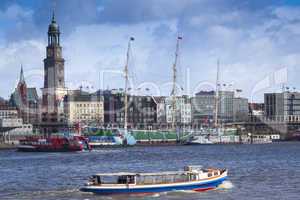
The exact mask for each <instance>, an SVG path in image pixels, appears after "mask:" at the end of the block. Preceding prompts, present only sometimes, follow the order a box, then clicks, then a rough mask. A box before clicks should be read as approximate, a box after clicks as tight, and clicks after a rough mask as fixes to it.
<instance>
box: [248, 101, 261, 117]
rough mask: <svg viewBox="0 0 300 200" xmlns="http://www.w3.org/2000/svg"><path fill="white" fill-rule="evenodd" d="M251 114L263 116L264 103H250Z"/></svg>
mask: <svg viewBox="0 0 300 200" xmlns="http://www.w3.org/2000/svg"><path fill="white" fill-rule="evenodd" d="M248 105H249V115H250V116H263V115H264V110H265V104H264V103H249V104H248Z"/></svg>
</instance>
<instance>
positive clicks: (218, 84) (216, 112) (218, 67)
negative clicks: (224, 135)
mask: <svg viewBox="0 0 300 200" xmlns="http://www.w3.org/2000/svg"><path fill="white" fill-rule="evenodd" d="M219 73H220V59H218V61H217V79H216V95H215V127H216V128H217V127H218V109H219V108H218V107H219V86H220V83H219Z"/></svg>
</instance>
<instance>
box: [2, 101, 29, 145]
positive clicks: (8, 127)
mask: <svg viewBox="0 0 300 200" xmlns="http://www.w3.org/2000/svg"><path fill="white" fill-rule="evenodd" d="M0 133H1V135H0V142H4V143H5V142H12V141H14V142H15V141H16V140H18V139H19V138H20V137H23V136H25V135H29V134H32V133H33V128H32V125H31V124H28V123H23V120H22V118H20V117H18V110H17V108H16V107H11V106H10V105H9V104H8V103H7V104H4V105H3V104H2V105H0Z"/></svg>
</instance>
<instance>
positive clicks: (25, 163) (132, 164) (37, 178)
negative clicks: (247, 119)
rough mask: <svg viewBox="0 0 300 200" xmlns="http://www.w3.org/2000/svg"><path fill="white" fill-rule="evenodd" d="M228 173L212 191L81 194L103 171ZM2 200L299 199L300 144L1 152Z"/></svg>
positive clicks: (0, 190) (0, 178)
mask: <svg viewBox="0 0 300 200" xmlns="http://www.w3.org/2000/svg"><path fill="white" fill-rule="evenodd" d="M185 165H203V166H212V167H218V168H228V170H229V179H228V181H226V182H225V183H224V184H223V185H222V186H221V187H220V188H218V189H217V190H213V191H208V192H202V193H198V192H170V193H162V194H154V195H150V196H142V197H141V196H104V197H103V196H97V195H93V194H89V193H82V192H80V191H79V188H80V186H82V185H83V184H84V183H85V182H86V180H87V178H88V176H90V175H92V174H94V173H99V172H119V171H131V172H153V171H169V170H181V169H182V168H183V167H184V166H185ZM0 199H1V200H2V199H3V200H4V199H5V200H6V199H13V200H23V199H28V200H29V199H30V200H35V199H43V200H56V199H62V200H64V199H66V200H67V199H68V200H70V199H72V200H77V199H80V200H100V199H107V200H114V199H116V200H117V199H154V200H155V199H174V200H175V199H180V200H182V199H183V200H184V199H187V200H190V199H243V200H244V199H259V200H261V199H300V143H273V144H263V145H211V146H210V145H206V146H164V147H131V148H123V149H121V148H120V149H118V148H116V149H101V150H97V151H93V152H80V153H21V152H15V151H13V150H7V151H6V150H5V151H1V152H0Z"/></svg>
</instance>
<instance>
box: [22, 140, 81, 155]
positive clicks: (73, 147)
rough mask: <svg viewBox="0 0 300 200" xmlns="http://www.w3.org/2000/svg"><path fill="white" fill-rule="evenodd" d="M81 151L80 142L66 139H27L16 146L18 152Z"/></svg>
mask: <svg viewBox="0 0 300 200" xmlns="http://www.w3.org/2000/svg"><path fill="white" fill-rule="evenodd" d="M83 149H84V146H83V142H82V141H81V140H79V139H78V138H67V137H47V138H41V137H28V138H26V139H24V140H20V145H19V146H18V151H24V152H73V151H82V150H83Z"/></svg>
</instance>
